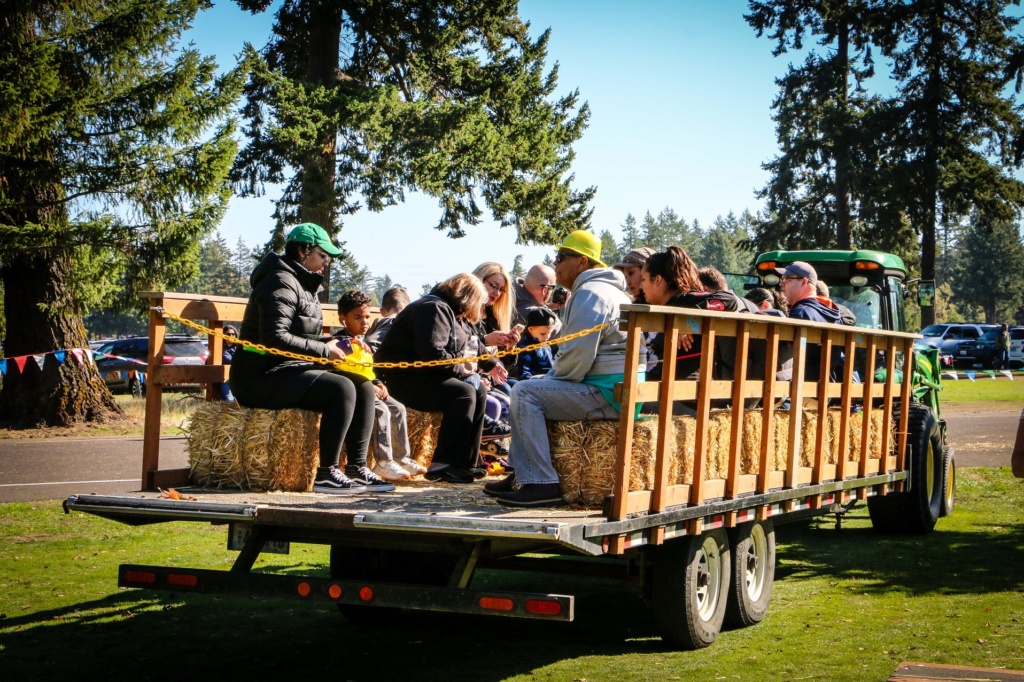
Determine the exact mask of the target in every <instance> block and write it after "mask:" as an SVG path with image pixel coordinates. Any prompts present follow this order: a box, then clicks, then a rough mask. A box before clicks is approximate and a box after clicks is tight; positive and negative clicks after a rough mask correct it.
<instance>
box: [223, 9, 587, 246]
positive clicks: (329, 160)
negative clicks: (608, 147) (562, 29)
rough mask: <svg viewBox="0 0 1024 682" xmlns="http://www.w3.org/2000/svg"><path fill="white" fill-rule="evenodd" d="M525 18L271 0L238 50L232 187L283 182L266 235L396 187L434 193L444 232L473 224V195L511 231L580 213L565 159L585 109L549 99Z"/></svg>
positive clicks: (572, 221) (541, 49) (560, 227)
mask: <svg viewBox="0 0 1024 682" xmlns="http://www.w3.org/2000/svg"><path fill="white" fill-rule="evenodd" d="M236 2H237V3H238V4H239V5H240V6H241V7H242V8H244V9H247V10H250V11H253V12H262V11H266V10H267V9H268V8H269V7H270V6H271V4H272V3H271V0H236ZM528 28H529V26H528V25H527V24H525V23H523V22H522V21H521V20H520V19H519V17H518V14H517V3H516V2H515V0H495V1H493V2H478V1H476V0H395V1H394V2H389V3H376V2H356V1H352V0H349V1H339V2H322V1H320V0H285V1H284V3H283V4H282V5H281V6H280V8H279V9H278V10H277V15H276V23H275V24H274V28H273V36H272V38H271V39H270V42H269V43H268V44H267V45H266V46H265V47H264V48H263V50H262V53H261V54H260V55H259V56H258V57H257V55H256V53H255V51H254V50H252V48H249V49H248V53H249V54H250V56H251V57H252V58H253V61H254V62H255V63H256V64H257V67H256V68H255V69H254V71H253V73H252V78H251V79H250V81H249V83H248V84H247V87H246V95H247V103H246V105H245V107H244V110H243V113H244V116H245V118H246V119H247V128H246V133H247V136H248V140H249V141H248V145H247V146H246V148H245V149H243V150H242V152H241V154H240V155H239V157H238V162H237V164H236V166H235V170H234V174H233V178H234V181H235V183H236V186H237V188H238V189H240V190H241V191H242V193H243V194H245V195H254V194H260V193H262V192H263V189H264V185H265V184H266V183H282V184H284V193H283V195H282V198H281V199H280V200H279V201H278V202H277V208H276V212H275V218H276V220H277V225H276V227H275V232H274V235H273V238H272V245H273V246H274V247H275V248H279V247H280V246H281V244H282V243H283V241H284V232H283V230H284V227H285V225H287V224H288V223H291V222H295V221H312V222H316V223H318V224H320V225H321V226H323V227H324V228H325V229H326V230H327V231H328V232H329V233H330V234H331V235H336V234H337V233H338V232H339V230H340V229H341V217H342V216H343V215H345V214H349V213H353V212H355V211H357V210H359V209H360V208H361V204H360V198H361V199H362V201H364V202H365V204H366V207H367V208H369V209H370V210H372V211H380V210H383V209H384V208H385V207H387V206H390V205H393V204H397V203H400V202H402V201H404V199H405V193H406V191H409V190H415V191H419V192H422V193H424V194H426V195H428V196H431V197H434V198H436V199H437V200H438V203H439V204H440V206H441V218H440V220H439V222H438V224H437V226H436V227H437V229H439V230H443V231H445V232H447V234H448V235H449V236H451V237H460V236H462V235H464V234H465V230H466V228H467V226H471V225H476V224H477V223H479V222H480V220H481V217H482V215H483V210H482V209H481V207H480V205H479V200H480V199H483V202H484V203H485V204H486V205H487V207H488V208H489V209H490V212H491V215H492V216H493V217H494V219H495V220H496V221H498V222H499V223H500V224H501V225H502V226H503V227H513V228H515V229H516V231H517V238H518V240H519V241H520V242H523V243H527V242H538V243H555V242H556V241H557V240H558V239H559V238H560V237H561V236H563V235H565V234H566V233H568V232H570V231H572V230H575V229H580V228H587V227H589V224H590V218H591V213H592V209H591V208H590V206H589V204H590V202H591V199H592V197H593V194H594V190H593V188H587V189H583V190H576V189H573V187H572V183H573V179H574V178H573V175H572V174H571V173H570V170H569V169H570V165H571V163H572V161H573V158H574V152H573V150H572V146H573V144H574V143H575V142H576V141H577V140H579V138H580V137H581V135H582V134H583V130H584V128H585V126H586V122H587V120H588V118H589V116H590V113H589V109H588V108H587V105H586V104H582V105H581V104H580V103H579V95H578V92H576V91H573V92H571V93H569V94H567V95H565V96H564V97H560V98H557V99H555V98H553V95H554V92H555V89H556V84H557V76H558V69H557V66H556V67H555V68H553V69H551V70H550V71H546V67H545V61H546V60H547V44H548V33H547V32H545V33H542V34H541V35H540V36H539V37H538V38H537V39H536V40H534V39H532V38H531V37H530V35H529V33H528Z"/></svg>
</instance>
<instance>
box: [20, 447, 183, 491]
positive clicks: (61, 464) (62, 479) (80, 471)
mask: <svg viewBox="0 0 1024 682" xmlns="http://www.w3.org/2000/svg"><path fill="white" fill-rule="evenodd" d="M186 466H188V456H187V455H186V453H185V437H184V436H174V437H168V438H162V439H161V441H160V468H161V469H176V468H181V467H186ZM141 478H142V437H141V436H125V437H117V438H45V439H44V438H32V439H26V440H0V503H2V502H28V501H32V500H63V499H66V498H67V497H68V496H69V495H73V494H76V493H97V494H101V495H103V494H105V495H109V494H114V493H123V492H126V491H130V490H138V489H139V483H140V481H141Z"/></svg>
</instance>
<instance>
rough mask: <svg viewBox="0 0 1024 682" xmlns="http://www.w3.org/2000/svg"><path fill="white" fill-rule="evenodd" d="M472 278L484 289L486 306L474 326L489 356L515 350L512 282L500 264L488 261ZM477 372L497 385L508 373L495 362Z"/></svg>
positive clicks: (484, 364) (518, 332) (519, 331)
mask: <svg viewBox="0 0 1024 682" xmlns="http://www.w3.org/2000/svg"><path fill="white" fill-rule="evenodd" d="M473 274H474V275H476V276H477V277H478V278H480V281H481V282H483V283H484V287H485V288H486V289H487V303H486V304H485V305H484V307H483V311H482V319H481V320H480V322H478V323H477V324H476V330H477V332H478V333H479V334H480V337H481V341H482V343H483V345H485V346H487V348H488V349H489V350H490V352H494V351H495V350H496V349H498V348H514V347H515V345H516V344H517V343H519V337H520V335H521V334H522V329H521V328H520V327H516V328H515V329H512V328H511V325H512V318H513V317H514V316H515V312H516V294H515V289H514V288H513V287H512V278H511V277H510V276H509V274H508V271H507V270H505V266H503V265H502V264H501V263H495V262H492V261H488V262H486V263H481V264H480V265H478V266H477V268H476V270H474V271H473ZM480 371H481V372H484V373H485V374H489V375H491V377H493V379H494V380H495V384H496V385H499V386H500V385H502V384H504V383H505V382H506V381H507V379H508V369H507V368H506V366H505V365H504V364H502V363H501V362H499V361H497V360H487V361H484V362H481V363H480Z"/></svg>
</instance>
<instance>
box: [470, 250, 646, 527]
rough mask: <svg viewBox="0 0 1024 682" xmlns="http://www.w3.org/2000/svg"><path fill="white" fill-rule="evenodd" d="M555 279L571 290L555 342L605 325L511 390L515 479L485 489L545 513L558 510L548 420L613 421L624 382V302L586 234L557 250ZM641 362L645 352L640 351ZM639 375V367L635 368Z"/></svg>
mask: <svg viewBox="0 0 1024 682" xmlns="http://www.w3.org/2000/svg"><path fill="white" fill-rule="evenodd" d="M554 266H555V279H556V281H557V282H558V284H560V285H561V286H563V287H565V288H567V289H569V290H570V292H571V294H570V297H569V302H568V303H567V305H566V308H565V325H564V326H563V327H562V336H563V337H564V336H571V335H572V334H575V333H577V332H581V331H584V330H586V329H590V328H592V327H595V326H597V325H601V324H605V323H611V324H609V326H607V327H605V328H604V329H602V330H601V331H599V332H594V333H591V334H588V335H586V336H583V337H580V338H578V339H572V340H569V341H566V342H564V343H560V344H559V350H558V355H556V356H555V360H554V366H553V367H552V369H551V371H550V372H548V373H547V374H543V375H540V376H537V377H534V378H533V379H530V380H529V381H520V382H518V383H517V384H516V385H515V386H514V387H513V388H512V407H511V412H512V445H511V447H510V448H509V462H510V464H512V466H513V467H515V473H514V474H511V475H509V476H508V477H507V478H505V479H503V480H501V481H496V482H494V483H488V484H485V485H484V492H486V493H487V494H489V495H492V496H494V497H496V498H497V501H498V503H499V504H504V505H509V506H514V507H546V506H556V505H563V504H565V500H564V499H563V497H562V492H561V488H560V487H559V483H558V473H557V472H556V471H555V468H554V466H553V465H552V462H551V443H550V441H549V440H548V434H547V425H546V422H547V420H552V421H589V420H598V419H604V420H617V419H618V418H619V406H618V405H616V404H615V403H613V399H612V391H613V389H614V386H615V384H616V383H619V382H621V381H622V379H623V372H624V370H625V366H626V333H625V332H623V331H621V330H620V329H619V327H618V325H617V324H615V323H616V322H617V321H618V319H619V306H621V305H623V304H628V303H630V302H631V299H630V296H629V288H628V285H627V284H626V279H625V277H624V276H623V275H622V273H621V272H618V271H616V270H612V269H610V268H608V267H607V266H606V265H605V264H604V263H602V262H601V241H600V240H599V239H598V238H597V237H595V236H594V235H592V234H591V233H589V232H587V231H585V230H577V231H575V232H573V233H571V234H569V235H568V236H567V237H566V238H565V240H564V241H563V242H562V243H561V244H560V245H559V247H558V254H557V256H556V257H555V263H554ZM641 357H646V349H641ZM640 371H641V372H642V371H644V366H643V365H641V366H640Z"/></svg>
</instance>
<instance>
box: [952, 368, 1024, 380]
mask: <svg viewBox="0 0 1024 682" xmlns="http://www.w3.org/2000/svg"><path fill="white" fill-rule="evenodd" d="M960 374H961V372H954V371H953V370H949V371H946V372H943V373H942V376H943V377H945V378H947V379H952V380H953V381H959V380H960V376H959V375H960ZM962 374H963V375H964V376H965V377H966V378H968V379H970V380H971V381H974V380H975V379H984V378H985V377H988V378H989V379H995V378H996V371H995V370H992V369H985V370H982V371H981V372H980V374H981V376H980V377H979V376H978V374H979V372H975V371H974V370H967V371H964V372H962ZM999 374H1001V375H1002V376H1004V377H1006V378H1008V379H1009V380H1010V381H1013V372H1011V371H1010V370H1008V369H1001V370H999Z"/></svg>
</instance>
